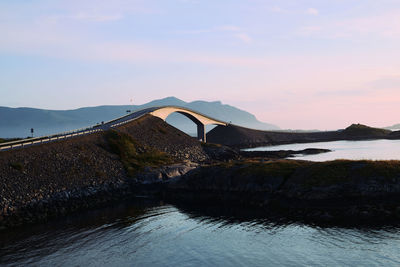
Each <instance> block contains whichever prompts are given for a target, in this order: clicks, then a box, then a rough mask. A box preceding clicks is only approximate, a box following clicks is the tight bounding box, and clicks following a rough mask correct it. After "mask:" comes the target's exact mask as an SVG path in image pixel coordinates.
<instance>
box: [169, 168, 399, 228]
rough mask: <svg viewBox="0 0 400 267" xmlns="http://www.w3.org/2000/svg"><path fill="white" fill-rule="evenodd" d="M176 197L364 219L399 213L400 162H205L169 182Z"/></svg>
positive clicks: (301, 215)
mask: <svg viewBox="0 0 400 267" xmlns="http://www.w3.org/2000/svg"><path fill="white" fill-rule="evenodd" d="M164 195H165V197H166V198H168V199H170V200H171V201H178V202H180V201H183V200H184V201H193V202H199V201H200V202H202V201H213V202H219V201H222V202H225V201H229V202H231V203H232V205H234V203H241V204H245V205H253V206H259V207H261V208H263V209H264V210H265V212H266V213H275V214H286V215H288V216H289V217H292V218H295V219H304V220H311V221H325V222H339V223H350V222H353V223H365V222H377V221H385V220H398V219H399V218H400V161H344V160H343V161H341V160H339V161H331V162H306V161H293V160H278V161H269V162H265V163H257V162H252V161H249V162H237V163H231V164H229V163H225V164H218V165H214V166H205V167H200V168H198V169H195V170H193V171H190V172H188V173H187V174H186V175H184V176H182V177H181V178H179V179H175V180H172V181H171V182H169V183H168V184H167V187H166V188H165V192H164Z"/></svg>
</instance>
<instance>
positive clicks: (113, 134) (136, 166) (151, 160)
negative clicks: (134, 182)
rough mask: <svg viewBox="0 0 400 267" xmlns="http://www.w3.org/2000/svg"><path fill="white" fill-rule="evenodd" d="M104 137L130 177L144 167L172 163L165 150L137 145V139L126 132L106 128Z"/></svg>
mask: <svg viewBox="0 0 400 267" xmlns="http://www.w3.org/2000/svg"><path fill="white" fill-rule="evenodd" d="M160 129H161V128H160ZM163 131H165V130H163ZM160 132H161V131H160ZM104 137H105V139H106V141H107V145H108V149H109V150H110V152H113V153H115V154H117V155H118V156H119V157H120V159H121V162H122V163H123V165H124V167H125V169H126V171H127V172H128V174H129V175H130V176H131V177H133V176H134V175H136V174H137V173H138V172H140V171H143V169H144V168H145V167H160V166H162V165H168V164H172V163H173V160H172V158H171V157H170V156H168V154H166V153H165V152H161V151H158V150H156V149H154V148H148V147H145V146H143V145H139V143H138V142H137V141H135V140H134V139H133V138H132V137H131V136H130V135H128V134H126V133H122V132H117V131H115V130H108V131H107V132H106V133H105V135H104Z"/></svg>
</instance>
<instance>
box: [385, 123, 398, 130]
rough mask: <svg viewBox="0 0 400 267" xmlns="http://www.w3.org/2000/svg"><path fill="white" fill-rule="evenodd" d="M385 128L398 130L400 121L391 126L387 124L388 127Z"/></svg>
mask: <svg viewBox="0 0 400 267" xmlns="http://www.w3.org/2000/svg"><path fill="white" fill-rule="evenodd" d="M385 129H388V130H392V131H399V130H400V123H398V124H395V125H392V126H389V127H385Z"/></svg>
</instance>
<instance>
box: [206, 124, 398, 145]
mask: <svg viewBox="0 0 400 267" xmlns="http://www.w3.org/2000/svg"><path fill="white" fill-rule="evenodd" d="M372 139H400V131H397V132H392V131H390V130H386V129H379V128H372V127H368V126H365V125H361V124H353V125H351V126H349V127H347V128H346V129H344V130H338V131H326V132H285V131H279V132H278V131H260V130H254V129H248V128H244V127H240V126H236V125H228V126H226V127H224V126H217V127H215V128H214V129H212V130H211V131H210V132H208V133H207V140H208V141H209V142H212V143H218V144H222V145H226V146H230V147H235V148H248V147H257V146H266V145H280V144H290V143H311V142H326V141H338V140H372Z"/></svg>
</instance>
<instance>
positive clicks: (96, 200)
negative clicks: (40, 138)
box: [0, 115, 400, 228]
mask: <svg viewBox="0 0 400 267" xmlns="http://www.w3.org/2000/svg"><path fill="white" fill-rule="evenodd" d="M232 127H233V126H229V127H228V128H232ZM360 130H361V131H362V132H363V131H364V130H365V129H363V128H362V127H359V126H357V127H353V128H352V129H347V131H346V134H347V135H348V136H350V135H353V136H356V137H357V138H358V137H359V136H360V132H359V131H360ZM279 134H280V133H279ZM375 134H376V136H378V135H379V134H387V133H386V132H381V131H377V132H376V133H375ZM389 134H390V135H391V134H392V133H389ZM225 138H230V137H229V136H228V135H227V136H225ZM285 138H286V137H285ZM285 138H283V139H282V140H285V142H286V141H289V140H294V139H290V138H289V139H285ZM234 140H235V139H234ZM237 140H239V139H237ZM274 142H275V141H274ZM225 143H226V142H225ZM250 143H251V144H255V143H254V142H253V141H251V142H250ZM322 152H326V151H322V150H318V149H309V150H304V151H275V152H271V151H270V152H265V151H264V152H239V151H237V150H234V149H232V148H229V147H227V146H223V145H219V144H209V143H207V144H204V143H201V142H198V141H197V140H196V139H195V138H192V137H190V136H188V135H186V134H185V133H183V132H181V131H179V130H178V129H176V128H174V127H172V126H170V125H168V124H166V123H165V122H164V121H162V120H161V119H158V118H155V117H153V116H151V115H147V116H144V117H142V118H140V119H138V120H135V121H132V122H130V123H128V124H126V125H123V126H121V127H119V128H117V129H113V130H109V131H106V132H99V133H96V134H91V135H87V136H80V137H75V138H71V139H67V140H62V141H58V142H52V143H47V144H41V145H36V146H31V147H26V148H23V149H16V150H10V151H2V152H0V228H7V227H12V226H16V225H21V224H25V223H32V222H39V221H44V220H47V219H48V218H52V217H56V216H62V215H64V214H66V213H71V212H74V211H76V210H80V209H85V208H90V207H94V206H97V205H101V204H102V203H107V202H109V201H113V200H118V199H121V198H125V197H129V196H132V195H134V194H140V195H143V194H151V195H158V196H160V195H163V196H164V197H165V198H166V199H167V200H171V201H180V202H182V201H184V202H190V201H201V202H207V201H213V203H220V202H219V201H225V200H228V201H232V205H235V203H241V204H243V205H253V206H257V207H261V208H263V212H265V213H267V214H268V213H274V212H275V213H277V214H289V215H290V216H293V217H294V218H305V219H313V220H322V221H346V220H354V221H357V222H358V221H360V220H365V221H374V220H375V221H376V220H387V219H397V218H398V216H399V213H400V205H399V203H400V163H399V162H398V161H381V162H371V161H334V162H324V163H312V162H306V161H294V160H293V161H292V160H272V159H271V158H279V157H287V156H289V155H293V154H298V153H322Z"/></svg>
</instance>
